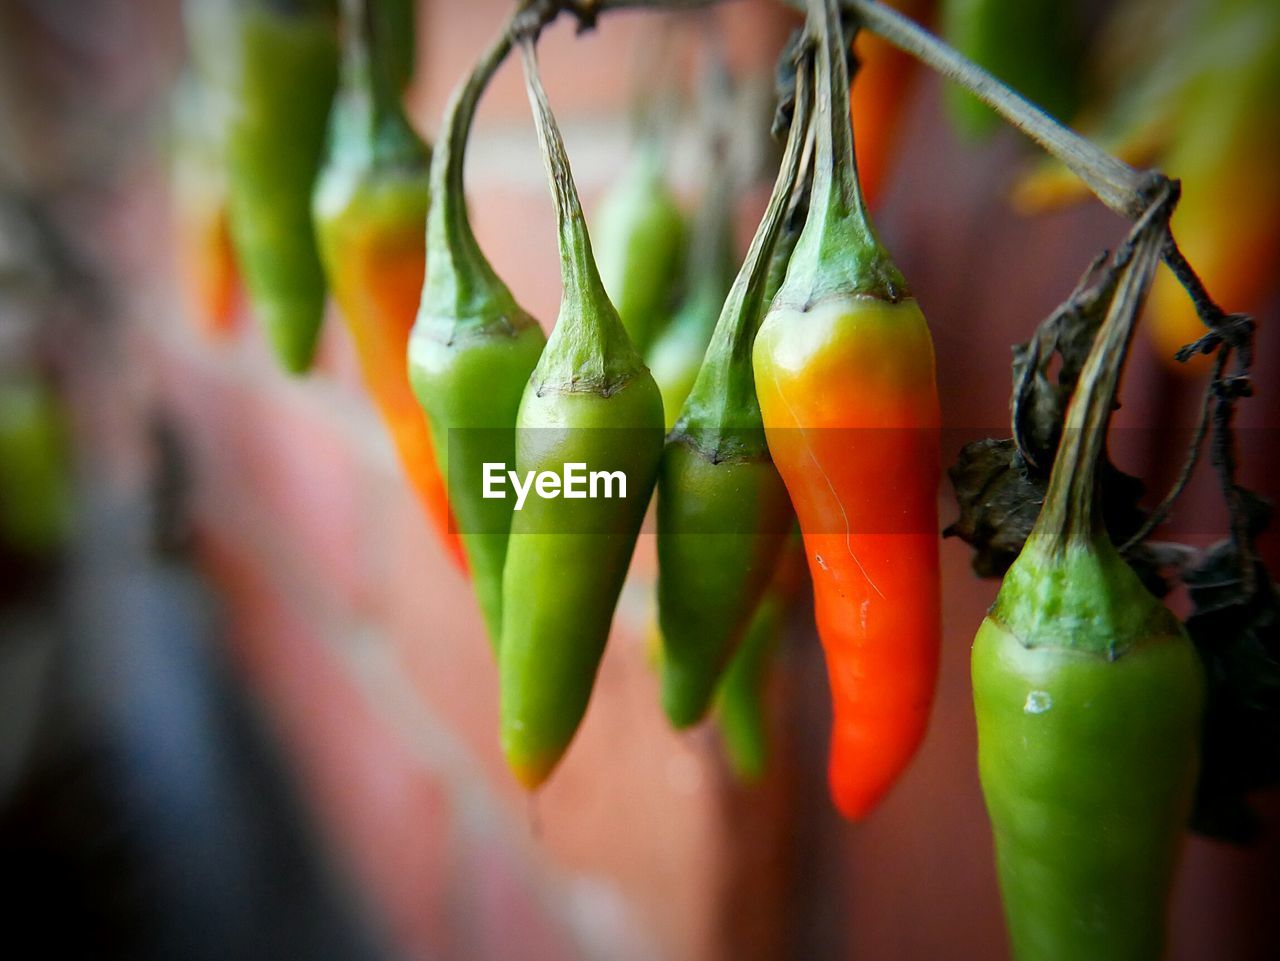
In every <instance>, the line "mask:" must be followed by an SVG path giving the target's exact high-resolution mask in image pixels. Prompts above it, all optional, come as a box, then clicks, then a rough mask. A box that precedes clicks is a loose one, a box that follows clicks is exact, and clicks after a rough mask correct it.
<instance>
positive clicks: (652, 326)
mask: <svg viewBox="0 0 1280 961" xmlns="http://www.w3.org/2000/svg"><path fill="white" fill-rule="evenodd" d="M595 221H596V222H595V226H594V230H593V231H592V232H593V233H594V234H595V237H596V242H597V243H596V246H597V250H598V255H597V262H598V263H599V265H600V277H601V279H602V280H603V281H604V288H605V291H606V292H607V293H608V295H609V298H610V300H611V301H612V302H613V303H614V304H616V305H617V308H618V316H620V317H621V318H622V324H623V326H624V327H625V328H626V331H627V334H628V335H629V336H630V338H631V341H632V343H634V344H635V345H636V348H637V349H638V350H640V351H641V352H642V353H643V352H644V351H646V350H647V349H648V348H649V343H650V341H651V340H652V339H653V337H654V336H655V335H656V334H657V333H658V328H659V326H660V324H661V319H662V315H663V314H664V313H666V312H667V311H668V310H669V309H670V306H671V299H672V297H673V295H674V293H675V288H676V280H677V277H678V275H679V273H680V262H681V258H682V251H683V249H684V218H683V216H682V215H681V213H680V208H679V207H678V206H677V205H676V201H675V198H674V197H673V196H671V188H670V187H669V186H668V185H667V179H666V176H665V173H664V170H663V156H662V149H661V147H660V145H659V144H658V143H657V142H655V140H654V139H653V135H652V134H647V135H645V136H644V137H643V138H642V139H641V141H640V142H639V143H638V144H637V145H636V147H635V154H634V156H633V157H632V158H631V162H630V163H628V164H627V166H626V167H624V168H623V170H622V173H621V174H620V175H619V177H618V180H617V181H616V182H615V183H614V185H613V187H612V188H610V190H609V193H608V194H607V196H606V197H605V198H604V200H603V201H602V202H601V204H600V210H599V213H598V214H597V216H596V218H595Z"/></svg>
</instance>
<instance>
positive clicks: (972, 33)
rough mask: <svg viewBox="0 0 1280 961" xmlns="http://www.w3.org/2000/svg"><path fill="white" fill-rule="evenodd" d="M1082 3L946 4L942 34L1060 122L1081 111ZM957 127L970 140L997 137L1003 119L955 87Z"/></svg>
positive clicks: (1000, 0) (978, 0)
mask: <svg viewBox="0 0 1280 961" xmlns="http://www.w3.org/2000/svg"><path fill="white" fill-rule="evenodd" d="M1079 20H1080V18H1079V11H1078V9H1077V4H1074V3H1063V2H1062V0H944V3H943V7H942V26H943V35H944V36H945V37H946V39H947V40H948V41H949V42H950V43H951V45H952V46H954V47H955V48H956V49H957V50H959V51H960V52H961V53H963V54H964V55H965V56H967V57H968V58H969V59H970V60H973V61H974V62H976V63H977V64H978V65H979V66H981V67H984V68H986V69H987V70H989V71H990V72H991V73H992V74H994V75H995V76H996V78H997V79H999V80H1002V81H1003V82H1004V83H1006V84H1008V85H1009V86H1010V87H1012V88H1013V89H1014V90H1016V91H1018V93H1020V94H1022V95H1023V96H1024V97H1026V98H1027V99H1028V100H1030V101H1032V102H1033V103H1035V104H1037V105H1038V106H1039V107H1041V108H1042V109H1043V110H1045V111H1046V112H1047V113H1049V114H1051V115H1053V116H1055V117H1057V118H1058V119H1060V120H1067V119H1070V118H1071V116H1072V115H1073V114H1074V113H1075V110H1076V108H1077V107H1078V106H1079V101H1080V79H1081V76H1082V71H1081V69H1080V68H1081V66H1082V64H1083V62H1084V50H1083V44H1082V42H1081V41H1082V38H1083V33H1082V30H1081V28H1080V22H1079ZM945 96H946V105H947V109H948V112H949V114H950V116H951V120H952V123H953V124H954V125H955V126H956V128H957V129H959V130H960V132H961V133H964V134H965V135H967V136H969V137H981V136H986V135H989V134H990V133H992V132H993V131H994V130H995V129H996V128H997V127H998V126H999V118H998V117H997V116H996V114H995V112H994V111H992V110H991V108H990V107H988V106H987V105H986V104H984V103H982V102H981V101H980V100H978V99H977V98H976V97H974V96H973V95H972V94H970V93H968V92H967V91H965V90H963V89H961V88H960V87H958V86H956V85H954V84H951V85H948V86H947V87H946V94H945Z"/></svg>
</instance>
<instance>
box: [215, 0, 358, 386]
mask: <svg viewBox="0 0 1280 961" xmlns="http://www.w3.org/2000/svg"><path fill="white" fill-rule="evenodd" d="M233 2H234V3H235V4H236V7H235V9H236V25H235V26H236V29H235V40H236V43H237V48H236V52H235V56H234V57H232V58H230V60H231V64H232V69H231V77H230V82H231V84H232V97H233V100H234V108H233V111H232V115H231V121H230V128H229V131H228V143H227V154H228V164H229V167H230V173H231V234H232V239H233V240H234V242H235V247H236V252H237V254H238V256H239V260H240V266H241V268H242V270H243V271H244V279H245V286H246V288H247V289H248V293H249V298H250V300H251V302H252V304H253V307H254V309H255V311H256V312H257V313H258V316H259V317H260V318H261V320H262V322H263V324H264V325H265V327H266V330H267V334H268V336H269V338H270V340H271V343H272V345H273V346H274V348H275V351H276V354H277V356H278V357H279V359H280V362H281V364H282V365H283V366H284V368H285V369H286V370H288V371H290V372H291V373H302V372H303V371H306V370H307V369H308V368H309V367H310V366H311V362H312V358H313V356H314V354H315V347H316V340H317V338H318V336H319V333H320V323H321V320H322V319H323V316H324V304H325V281H324V272H323V270H322V268H321V265H320V256H319V253H318V251H317V249H316V239H315V232H314V228H313V225H312V220H311V190H312V185H313V183H314V181H315V177H316V173H317V171H318V169H319V167H320V162H321V158H322V156H323V153H324V144H325V132H326V128H327V123H328V117H329V107H330V104H331V102H332V101H333V93H334V90H335V88H336V86H337V79H338V37H337V20H336V17H335V15H334V13H335V11H334V5H333V3H332V2H331V0H288V2H285V0H233Z"/></svg>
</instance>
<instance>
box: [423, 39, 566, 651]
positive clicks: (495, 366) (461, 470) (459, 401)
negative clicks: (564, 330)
mask: <svg viewBox="0 0 1280 961" xmlns="http://www.w3.org/2000/svg"><path fill="white" fill-rule="evenodd" d="M509 48H510V42H509V40H507V39H506V36H505V34H504V36H503V38H502V39H501V40H499V41H498V43H497V44H496V45H495V46H494V47H493V48H492V49H491V50H490V51H489V52H488V53H487V54H486V55H485V56H484V57H483V58H482V59H481V61H480V63H479V64H478V65H477V66H476V68H475V70H474V71H473V72H472V74H471V76H470V77H469V78H468V79H467V80H466V81H465V82H464V83H463V85H462V86H461V87H459V88H458V90H457V92H455V93H454V95H453V99H452V100H451V101H450V103H449V107H448V109H447V110H446V111H445V119H444V123H443V125H442V127H441V134H440V142H439V143H438V144H437V146H436V155H435V159H434V160H433V162H432V170H431V182H432V188H433V192H434V194H435V203H434V204H433V205H432V208H431V212H430V214H429V215H428V217H427V249H428V255H427V260H428V262H429V263H430V265H431V270H430V271H429V273H428V276H427V281H426V286H425V287H424V288H423V290H422V303H421V306H420V307H419V309H418V319H417V323H416V324H415V325H414V328H413V335H412V337H411V338H410V341H409V378H410V380H411V381H412V383H413V388H414V391H415V393H416V394H417V396H418V401H419V403H420V404H421V406H422V410H423V411H425V412H426V415H427V419H428V421H429V423H430V425H431V436H432V439H433V441H434V444H435V451H436V456H437V458H438V459H439V462H440V465H441V468H442V469H443V471H444V473H445V476H446V477H448V478H449V489H450V493H451V498H450V499H451V501H452V503H453V512H454V516H455V517H456V518H457V524H458V530H459V532H460V533H461V537H462V543H463V545H464V547H465V548H466V552H467V559H468V562H469V565H470V568H471V577H472V582H473V583H474V585H475V590H476V595H477V598H478V600H479V603H480V609H481V612H482V613H483V614H484V619H485V625H486V627H487V628H488V631H489V636H490V639H491V640H492V641H493V643H494V644H495V646H496V644H497V642H498V639H499V635H500V632H501V629H502V569H503V566H504V564H505V562H506V556H507V538H508V534H509V533H510V530H511V509H512V501H510V500H508V499H506V498H488V497H485V496H484V486H483V472H484V465H485V464H486V463H497V464H514V463H515V460H516V458H515V431H514V428H515V423H516V413H517V411H518V410H519V408H520V397H521V395H522V393H523V392H524V389H525V385H526V384H528V383H529V377H530V375H531V374H532V373H533V369H534V366H535V365H536V364H537V363H538V357H539V355H540V354H541V353H542V346H543V344H544V343H545V341H546V338H545V336H544V335H543V333H542V328H541V327H539V326H538V323H537V321H535V320H534V319H533V318H532V317H531V316H530V315H529V314H528V313H526V312H525V311H524V310H523V309H522V308H521V307H520V305H519V304H517V303H516V301H515V298H514V297H512V295H511V291H510V290H509V289H508V288H507V285H506V284H504V283H503V282H502V280H501V279H499V277H498V275H497V274H496V273H494V270H493V267H492V266H490V264H489V261H488V260H486V259H485V256H484V254H483V253H482V252H481V250H480V245H479V244H478V243H477V242H476V238H475V234H473V233H472V232H471V222H470V220H469V219H468V217H467V200H466V193H465V190H464V188H463V166H464V161H465V159H466V149H467V136H468V134H469V133H470V130H471V122H472V119H473V118H474V116H475V111H476V105H477V103H478V102H479V100H480V95H481V94H482V93H483V91H484V88H485V86H486V85H487V84H488V82H489V79H490V77H492V75H493V73H494V71H495V70H496V69H497V68H498V65H499V64H500V63H501V62H502V59H503V57H504V56H505V55H506V53H507V51H508V49H509Z"/></svg>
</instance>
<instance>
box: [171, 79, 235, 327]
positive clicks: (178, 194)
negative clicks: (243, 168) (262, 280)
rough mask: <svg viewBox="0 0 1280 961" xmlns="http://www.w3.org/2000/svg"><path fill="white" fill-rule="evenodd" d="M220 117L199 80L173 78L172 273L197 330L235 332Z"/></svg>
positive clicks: (214, 100) (232, 255) (222, 118)
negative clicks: (175, 273) (179, 281)
mask: <svg viewBox="0 0 1280 961" xmlns="http://www.w3.org/2000/svg"><path fill="white" fill-rule="evenodd" d="M225 125H226V116H225V111H222V110H220V109H219V104H218V101H217V98H215V97H214V96H211V95H210V93H209V91H208V89H207V88H206V87H205V85H204V83H203V81H201V80H200V78H199V76H198V75H197V74H196V73H194V72H193V71H191V70H188V71H186V72H185V73H183V75H182V76H181V77H180V78H179V80H178V84H177V87H176V88H175V90H174V103H173V133H174V140H173V204H174V232H175V239H176V241H177V243H176V246H175V253H176V256H177V261H178V273H179V276H180V277H181V279H182V282H183V287H184V288H185V292H186V294H187V298H188V300H189V301H190V305H191V309H192V315H193V317H194V319H195V320H196V321H197V323H198V326H199V328H200V329H201V330H202V331H203V332H204V333H205V334H207V335H209V336H211V337H219V336H225V335H226V334H228V333H230V332H231V330H232V329H234V327H235V320H236V290H237V286H238V278H237V272H236V261H235V251H234V250H233V249H232V246H231V228H230V223H229V219H228V217H229V215H228V211H227V204H228V184H227V170H226V160H227V158H226V138H225Z"/></svg>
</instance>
